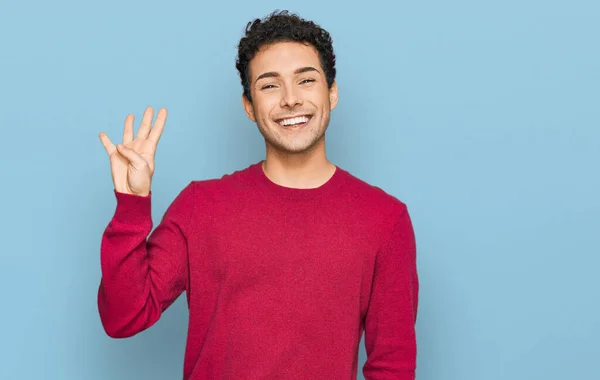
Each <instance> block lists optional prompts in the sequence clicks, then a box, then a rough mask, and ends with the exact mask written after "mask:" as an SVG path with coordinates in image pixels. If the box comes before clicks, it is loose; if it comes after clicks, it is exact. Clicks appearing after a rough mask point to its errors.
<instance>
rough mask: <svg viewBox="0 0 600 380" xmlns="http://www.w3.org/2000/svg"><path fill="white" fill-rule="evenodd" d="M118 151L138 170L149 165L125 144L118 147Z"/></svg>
mask: <svg viewBox="0 0 600 380" xmlns="http://www.w3.org/2000/svg"><path fill="white" fill-rule="evenodd" d="M117 151H118V152H119V153H120V154H121V155H122V156H123V157H125V158H126V159H127V160H128V161H129V163H130V164H131V165H133V167H135V168H136V169H141V168H142V167H144V166H145V165H146V164H147V163H146V160H144V159H143V158H142V156H140V155H139V154H138V153H137V152H136V151H135V150H133V149H129V148H127V147H126V146H124V145H123V144H119V145H117Z"/></svg>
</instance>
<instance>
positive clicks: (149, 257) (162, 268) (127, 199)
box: [98, 184, 194, 338]
mask: <svg viewBox="0 0 600 380" xmlns="http://www.w3.org/2000/svg"><path fill="white" fill-rule="evenodd" d="M115 196H116V199H117V207H116V210H115V213H114V216H113V218H112V220H111V221H110V223H109V224H108V226H107V228H106V230H105V231H104V234H103V236H102V243H101V252H100V263H101V269H102V279H101V281H100V286H99V289H98V311H99V313H100V319H101V321H102V325H103V327H104V329H105V331H106V333H107V334H108V335H109V336H111V337H113V338H125V337H129V336H133V335H135V334H137V333H139V332H141V331H143V330H145V329H147V328H149V327H150V326H152V325H153V324H154V323H155V322H156V321H158V319H159V318H160V316H161V313H162V312H163V311H164V310H166V309H167V307H169V306H170V305H171V304H172V303H173V302H174V301H175V300H176V299H177V297H178V296H179V295H180V294H181V293H182V292H183V291H184V290H186V289H187V288H188V267H187V263H188V260H187V254H188V251H187V239H186V235H185V234H186V233H187V232H188V231H189V230H188V226H189V221H190V217H191V214H192V210H193V207H194V196H193V186H192V185H191V184H190V185H188V186H187V187H186V188H185V189H183V191H182V192H181V193H180V194H179V195H178V196H177V197H176V198H175V200H174V201H173V202H172V203H171V205H170V206H169V208H168V209H167V211H166V212H165V214H164V216H163V218H162V220H161V222H160V224H159V225H158V226H157V227H156V229H155V230H154V231H153V232H152V233H151V234H150V231H151V229H152V218H151V194H149V195H147V196H138V195H133V194H126V193H121V192H118V191H116V190H115ZM149 234H150V236H149Z"/></svg>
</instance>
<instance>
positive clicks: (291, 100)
mask: <svg viewBox="0 0 600 380" xmlns="http://www.w3.org/2000/svg"><path fill="white" fill-rule="evenodd" d="M249 69H250V70H249V72H250V91H251V95H252V103H250V102H249V101H248V99H246V97H245V96H244V97H242V100H243V104H244V109H245V110H246V114H247V115H248V117H249V118H250V119H251V120H252V121H254V122H256V124H257V126H258V129H259V130H260V132H261V134H262V135H263V137H264V138H265V142H266V144H267V149H274V150H276V151H278V152H280V153H284V154H294V153H304V152H307V151H309V150H311V149H313V148H319V147H321V148H322V149H324V135H325V131H326V129H327V126H328V125H329V114H330V111H331V110H333V108H335V106H336V104H337V100H338V92H337V86H336V84H335V83H334V84H333V85H332V86H331V89H329V88H328V87H327V79H326V78H325V73H324V71H323V68H322V67H321V62H320V60H319V54H318V52H317V51H316V49H315V48H313V47H312V46H311V45H304V44H301V43H297V42H279V43H275V44H273V45H270V46H268V47H266V48H263V49H262V50H261V51H260V52H259V53H258V54H256V56H255V57H254V58H253V59H252V61H251V62H250V68H249Z"/></svg>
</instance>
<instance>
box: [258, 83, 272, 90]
mask: <svg viewBox="0 0 600 380" xmlns="http://www.w3.org/2000/svg"><path fill="white" fill-rule="evenodd" d="M272 88H275V85H274V84H266V85H264V86H262V88H261V90H270V89H272Z"/></svg>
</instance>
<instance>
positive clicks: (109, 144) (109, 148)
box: [100, 132, 116, 157]
mask: <svg viewBox="0 0 600 380" xmlns="http://www.w3.org/2000/svg"><path fill="white" fill-rule="evenodd" d="M100 141H101V142H102V145H104V149H105V150H106V153H108V156H109V157H110V155H112V154H113V153H114V151H115V150H116V147H115V144H113V143H112V141H110V139H109V138H108V136H107V135H106V133H104V132H101V133H100Z"/></svg>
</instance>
